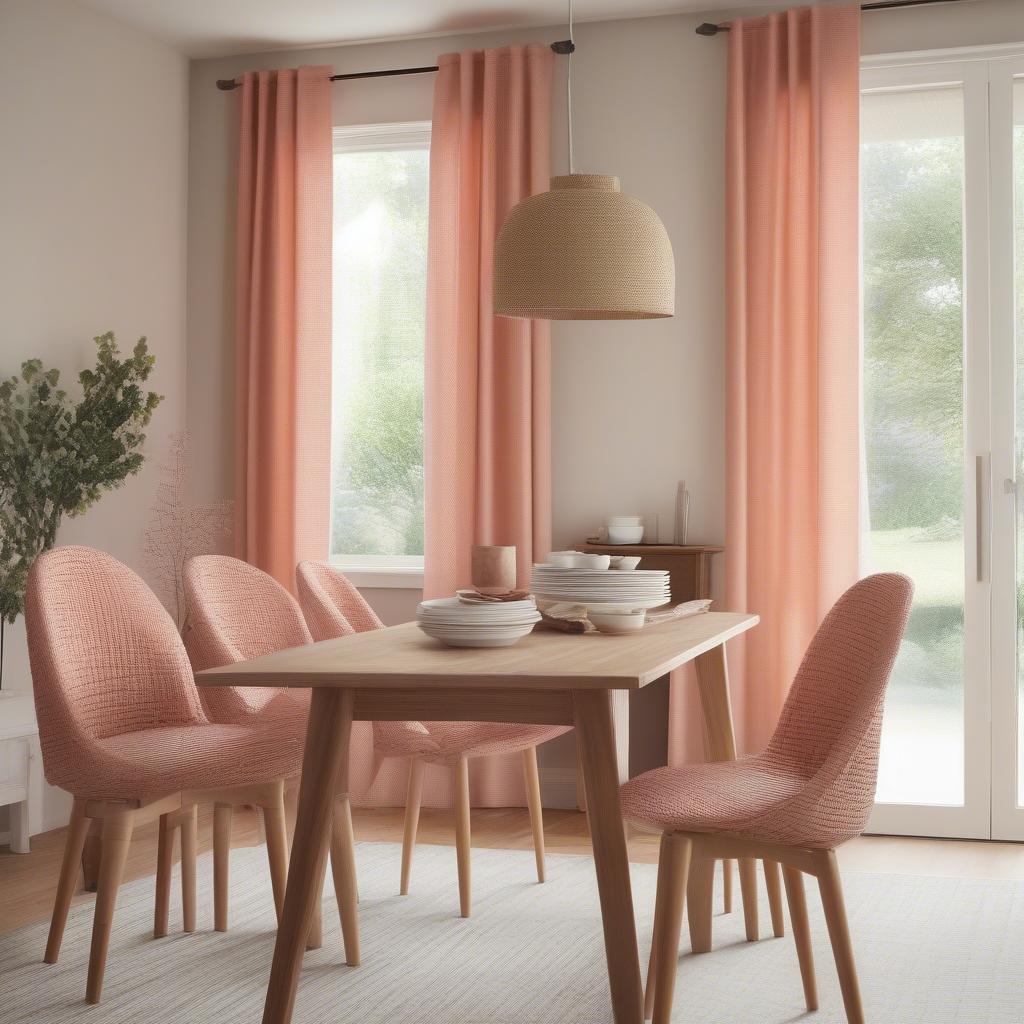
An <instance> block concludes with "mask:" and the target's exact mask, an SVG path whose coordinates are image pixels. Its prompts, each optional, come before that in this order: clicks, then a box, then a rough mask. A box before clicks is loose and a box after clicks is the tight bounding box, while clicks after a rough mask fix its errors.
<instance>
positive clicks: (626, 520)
mask: <svg viewBox="0 0 1024 1024" xmlns="http://www.w3.org/2000/svg"><path fill="white" fill-rule="evenodd" d="M605 525H607V526H643V525H644V517H643V516H612V517H611V518H610V519H609V520H608V522H607V523H606V524H605Z"/></svg>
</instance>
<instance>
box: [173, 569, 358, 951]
mask: <svg viewBox="0 0 1024 1024" xmlns="http://www.w3.org/2000/svg"><path fill="white" fill-rule="evenodd" d="M184 587H185V614H186V623H185V630H184V636H185V648H186V650H187V651H188V654H189V658H190V659H191V662H192V668H193V669H194V670H195V671H196V672H201V671H202V670H204V669H208V668H218V667H220V666H221V665H230V664H234V663H235V662H238V661H249V660H250V659H252V658H258V657H261V656H262V655H264V654H271V653H273V652H275V651H282V650H286V649H287V648H290V647H301V646H302V645H303V644H308V643H311V642H312V638H311V636H310V633H309V630H308V629H307V628H306V621H305V619H304V618H303V614H302V610H301V609H300V608H299V606H298V604H297V603H296V601H295V598H293V597H292V595H291V594H289V593H288V591H287V590H285V588H284V587H283V586H281V584H280V583H278V582H277V580H275V579H274V578H273V577H272V576H270V575H269V574H268V573H265V572H263V571H262V570H261V569H258V568H256V566H253V565H249V564H248V563H247V562H243V561H241V560H240V559H238V558H230V557H228V556H226V555H200V556H198V557H196V558H191V559H189V561H188V562H187V563H186V565H185V571H184ZM202 700H203V704H204V707H205V709H206V713H207V715H208V716H209V718H211V719H212V720H213V721H216V722H229V723H232V724H238V723H247V722H261V723H265V724H267V725H268V726H271V727H274V728H277V729H278V730H279V731H280V733H281V735H282V736H284V737H289V738H292V737H296V738H297V739H298V742H299V743H300V744H302V743H303V742H304V738H305V735H306V721H307V717H308V713H309V691H308V690H287V689H274V688H273V687H269V688H268V687H259V686H206V687H203V688H202ZM344 771H345V777H344V778H343V779H339V784H338V792H337V799H336V801H335V807H334V819H333V825H332V838H331V871H332V874H333V877H334V885H335V893H336V897H337V903H338V913H339V915H340V918H341V930H342V938H343V940H344V944H345V960H346V963H348V964H349V965H350V966H357V965H358V964H359V959H360V957H359V921H358V909H357V902H358V892H357V884H356V868H355V836H354V832H353V829H352V810H351V806H350V803H349V796H348V776H347V766H346V768H345V769H344ZM214 815H215V818H214V864H215V874H214V882H215V885H214V888H215V889H217V884H216V882H217V877H218V875H217V867H216V866H217V865H218V864H219V865H220V869H219V871H220V874H221V876H222V878H223V883H222V885H221V887H220V890H221V891H226V880H227V859H228V849H229V847H230V836H231V812H230V809H229V808H222V807H219V806H218V807H215V809H214ZM218 823H219V824H218ZM218 905H220V904H218ZM224 917H225V919H226V904H225V906H224ZM320 944H321V922H320V917H319V914H317V915H315V917H314V921H313V926H312V929H311V933H310V937H309V940H308V946H309V948H311V949H312V948H318V947H319V946H320Z"/></svg>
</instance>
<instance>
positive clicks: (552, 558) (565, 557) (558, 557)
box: [547, 551, 583, 569]
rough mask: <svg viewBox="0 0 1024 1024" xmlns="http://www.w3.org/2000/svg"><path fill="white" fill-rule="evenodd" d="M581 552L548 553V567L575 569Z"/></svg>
mask: <svg viewBox="0 0 1024 1024" xmlns="http://www.w3.org/2000/svg"><path fill="white" fill-rule="evenodd" d="M582 553H583V552H581V551H549V552H548V559H547V564H548V565H560V566H561V567H562V568H563V569H575V568H576V567H577V565H576V559H577V558H579V556H580V555H581V554H582Z"/></svg>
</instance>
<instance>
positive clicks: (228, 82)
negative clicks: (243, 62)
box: [217, 78, 238, 92]
mask: <svg viewBox="0 0 1024 1024" xmlns="http://www.w3.org/2000/svg"><path fill="white" fill-rule="evenodd" d="M217 88H218V89H220V91H221V92H230V91H231V90H232V89H237V88H238V83H237V82H236V81H235V80H234V79H233V78H218V79H217Z"/></svg>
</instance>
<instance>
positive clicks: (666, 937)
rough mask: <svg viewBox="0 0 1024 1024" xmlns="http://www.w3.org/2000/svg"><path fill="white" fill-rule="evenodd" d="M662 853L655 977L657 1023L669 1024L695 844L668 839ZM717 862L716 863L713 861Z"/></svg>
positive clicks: (682, 840)
mask: <svg viewBox="0 0 1024 1024" xmlns="http://www.w3.org/2000/svg"><path fill="white" fill-rule="evenodd" d="M668 840H669V841H668V844H667V847H666V848H665V849H664V850H663V854H664V853H667V854H668V855H669V862H668V870H667V875H666V879H665V887H664V890H663V893H662V897H663V899H664V903H663V906H662V910H661V914H660V915H656V916H657V917H658V923H659V925H660V928H659V930H658V933H657V934H656V935H655V936H654V943H655V946H656V947H657V950H658V952H657V955H656V961H657V970H656V972H655V975H654V1017H653V1020H654V1024H670V1022H671V1020H672V999H673V996H674V994H675V987H676V970H677V968H678V965H679V931H680V928H681V927H682V924H683V900H684V898H685V896H686V882H687V875H688V873H689V869H690V855H691V852H692V849H693V842H692V841H691V839H690V838H689V837H688V836H669V837H668ZM711 863H712V864H713V863H714V862H713V861H712V862H711Z"/></svg>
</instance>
